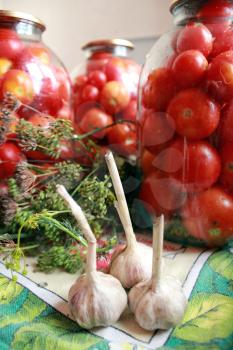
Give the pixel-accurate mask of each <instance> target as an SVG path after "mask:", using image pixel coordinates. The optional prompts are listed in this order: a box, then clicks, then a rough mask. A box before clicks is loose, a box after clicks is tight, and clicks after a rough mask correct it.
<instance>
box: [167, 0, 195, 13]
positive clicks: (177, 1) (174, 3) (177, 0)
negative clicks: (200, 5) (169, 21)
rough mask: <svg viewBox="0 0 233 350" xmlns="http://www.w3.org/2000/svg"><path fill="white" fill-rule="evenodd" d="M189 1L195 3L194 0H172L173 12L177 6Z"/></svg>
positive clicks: (171, 7)
mask: <svg viewBox="0 0 233 350" xmlns="http://www.w3.org/2000/svg"><path fill="white" fill-rule="evenodd" d="M199 1H200V0H199ZM188 3H193V0H171V5H170V12H171V13H172V14H173V11H174V10H175V9H176V8H177V6H182V5H187V4H188Z"/></svg>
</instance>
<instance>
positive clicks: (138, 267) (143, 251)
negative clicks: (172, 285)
mask: <svg viewBox="0 0 233 350" xmlns="http://www.w3.org/2000/svg"><path fill="white" fill-rule="evenodd" d="M152 255H153V251H152V249H151V247H148V246H147V245H145V244H143V243H139V242H136V244H135V245H133V246H132V247H131V246H128V247H127V248H126V249H125V250H124V251H123V252H121V253H120V254H118V255H117V256H116V258H115V259H114V260H113V261H112V263H111V267H110V274H111V275H113V276H115V277H116V278H118V279H119V280H120V281H121V284H122V285H123V287H124V288H131V287H132V286H134V285H135V284H137V283H138V282H141V281H142V280H145V279H147V278H150V277H151V274H152Z"/></svg>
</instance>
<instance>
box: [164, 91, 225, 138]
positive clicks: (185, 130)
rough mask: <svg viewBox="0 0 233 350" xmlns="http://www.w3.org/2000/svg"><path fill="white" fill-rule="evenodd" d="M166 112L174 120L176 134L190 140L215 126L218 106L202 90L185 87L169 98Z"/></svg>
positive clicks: (206, 135)
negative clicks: (185, 88)
mask: <svg viewBox="0 0 233 350" xmlns="http://www.w3.org/2000/svg"><path fill="white" fill-rule="evenodd" d="M167 113H168V114H169V116H170V117H171V118H172V119H173V120H174V123H175V127H176V131H177V132H178V134H180V135H182V136H186V137H187V138H188V139H190V140H200V139H203V138H205V137H208V136H209V135H211V134H212V133H213V132H214V130H215V129H216V128H217V126H218V123H219V117H220V108H219V106H218V104H217V103H215V102H214V101H213V100H212V99H211V98H210V97H209V96H208V95H207V94H206V93H204V92H203V91H201V90H199V89H187V90H182V91H181V92H179V93H178V94H177V95H176V96H175V97H174V98H173V99H172V100H171V102H170V104H169V106H168V109H167Z"/></svg>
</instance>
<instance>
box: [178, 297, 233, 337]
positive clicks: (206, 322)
mask: <svg viewBox="0 0 233 350" xmlns="http://www.w3.org/2000/svg"><path fill="white" fill-rule="evenodd" d="M231 334H233V299H232V298H230V297H227V296H225V295H221V294H208V293H199V294H197V295H195V296H194V297H193V298H192V299H191V301H190V302H189V304H188V308H187V310H186V313H185V316H184V318H183V321H182V323H181V324H180V325H179V326H178V327H176V328H175V330H174V333H173V335H174V336H175V337H177V338H181V339H185V340H191V341H195V342H199V343H204V342H207V341H210V340H211V339H215V338H226V337H228V336H230V335H231Z"/></svg>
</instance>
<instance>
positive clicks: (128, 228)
mask: <svg viewBox="0 0 233 350" xmlns="http://www.w3.org/2000/svg"><path fill="white" fill-rule="evenodd" d="M105 159H106V163H107V166H108V170H109V173H110V176H111V179H112V183H113V187H114V190H115V193H116V197H117V206H116V209H117V212H118V215H119V217H120V220H121V223H122V226H123V228H124V231H125V235H126V240H127V245H128V246H132V245H133V244H134V243H135V242H136V237H135V234H134V231H133V226H132V222H131V219H130V215H129V209H128V205H127V202H126V198H125V193H124V190H123V186H122V183H121V179H120V175H119V172H118V169H117V166H116V162H115V160H114V157H113V154H112V152H108V153H107V154H106V155H105Z"/></svg>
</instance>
